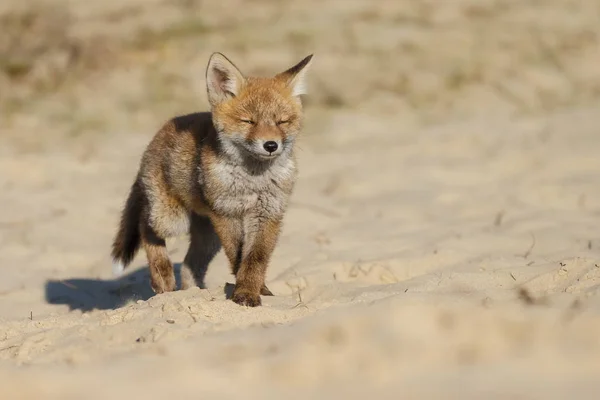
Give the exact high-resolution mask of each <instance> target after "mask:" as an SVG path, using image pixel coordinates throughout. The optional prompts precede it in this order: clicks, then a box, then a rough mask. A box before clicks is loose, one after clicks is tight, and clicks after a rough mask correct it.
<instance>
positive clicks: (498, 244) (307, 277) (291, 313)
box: [0, 0, 600, 400]
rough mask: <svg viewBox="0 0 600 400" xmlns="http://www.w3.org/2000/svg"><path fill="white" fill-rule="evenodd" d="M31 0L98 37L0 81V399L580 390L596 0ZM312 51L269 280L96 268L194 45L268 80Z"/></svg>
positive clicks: (591, 255)
mask: <svg viewBox="0 0 600 400" xmlns="http://www.w3.org/2000/svg"><path fill="white" fill-rule="evenodd" d="M42 3H44V4H52V3H54V5H56V6H57V8H59V7H58V6H59V5H60V6H61V7H64V9H65V10H67V11H69V12H70V13H71V15H72V21H73V22H72V25H70V26H69V32H68V34H69V35H67V36H68V37H71V36H73V37H77V38H84V39H85V40H88V39H87V38H89V37H94V38H95V39H94V40H96V39H97V38H98V37H101V38H102V43H108V44H110V46H108V47H109V48H117V49H119V54H118V56H114V57H115V58H111V61H110V62H108V64H107V65H104V64H102V66H101V67H97V68H91V69H90V70H88V69H86V68H84V67H85V65H84V66H79V67H77V68H79V69H76V70H75V72H73V77H70V78H66V81H65V83H64V84H63V85H61V86H60V87H58V88H51V89H48V88H45V87H44V82H46V81H45V80H44V79H46V78H47V77H46V75H44V74H41V73H40V74H41V75H39V76H38V75H35V74H36V73H37V72H36V71H38V69H40V70H43V69H44V68H50V67H48V65H51V67H52V68H58V67H56V65H60V63H59V64H52V63H50V61H49V62H48V63H49V64H42V65H41V67H40V65H39V64H35V65H34V68H33V69H32V72H31V74H29V75H27V76H26V78H20V79H17V80H10V79H8V78H7V76H9V75H10V74H9V73H8V72H7V73H6V74H5V76H4V77H3V78H2V79H4V80H0V88H4V89H7V88H8V89H10V91H8V92H7V91H6V90H5V91H4V94H3V95H0V101H1V102H2V103H1V104H2V107H3V110H2V118H3V119H2V120H3V124H2V130H3V132H2V140H3V142H2V146H0V171H2V172H1V174H0V192H1V201H2V203H1V204H2V207H1V209H0V238H1V241H0V262H1V263H2V265H3V270H2V279H1V280H0V398H2V399H40V398H43V399H65V400H68V399H83V398H85V399H106V398H143V399H154V398H156V399H159V398H165V397H167V396H170V397H172V398H178V399H179V398H181V399H187V398H190V399H192V398H194V399H196V398H236V397H240V396H243V397H246V398H261V399H270V398H283V397H284V396H286V397H291V398H315V399H330V398H337V397H343V398H365V397H370V398H378V399H388V398H389V399H397V398H403V399H434V398H439V399H480V398H486V399H542V398H543V399H564V398H578V399H596V398H598V393H600V296H599V294H600V238H599V236H598V232H599V231H598V226H599V222H600V175H599V173H600V157H598V154H599V150H600V113H598V110H599V109H600V108H599V107H600V90H598V88H600V70H598V69H597V65H598V64H597V61H598V60H599V59H600V48H599V43H600V41H599V40H600V25H598V24H596V22H597V21H598V20H599V19H598V18H600V13H599V8H600V6H599V5H598V4H597V3H596V2H594V1H558V0H557V1H547V2H546V3H544V4H545V8H542V9H540V7H541V6H539V4H538V3H537V2H533V1H531V2H522V3H517V2H510V1H485V2H475V1H467V0H463V1H458V2H456V3H452V5H450V3H448V5H443V6H439V7H437V6H435V7H434V6H433V4H434V3H433V2H427V1H418V2H409V1H397V2H386V1H381V2H380V3H378V6H374V5H373V4H375V3H377V2H373V3H372V2H367V1H362V2H361V1H352V2H347V3H344V2H335V1H332V2H331V3H329V5H327V6H323V7H322V8H317V7H316V6H315V4H316V3H315V2H312V1H308V2H306V3H302V4H301V2H295V3H293V4H292V3H285V2H281V3H278V2H273V1H260V2H256V4H255V5H254V6H253V7H249V8H248V13H247V15H245V16H239V15H236V16H232V15H231V11H226V10H231V8H230V7H241V4H242V3H240V2H236V1H229V0H228V1H221V2H218V4H217V2H215V3H213V4H204V3H203V4H200V2H194V1H190V2H168V1H162V2H161V1H152V2H146V8H143V7H142V9H141V11H140V9H138V8H136V7H139V4H140V2H138V1H129V2H106V3H98V4H97V5H95V6H92V5H91V4H92V3H87V2H83V1H71V2H64V1H55V2H50V1H46V2H42ZM7 4H8V3H5V4H4V5H3V7H5V8H7V9H8V10H9V11H10V10H12V9H13V8H14V9H17V8H19V7H22V6H23V5H22V4H14V7H12V6H11V7H12V8H11V7H8V6H7ZM190 7H191V9H192V10H195V12H198V10H201V11H202V12H201V13H199V14H198V15H200V16H203V17H204V18H205V20H204V21H205V25H203V26H202V28H201V31H202V32H199V30H200V28H198V27H197V26H191V27H190V23H189V20H188V19H186V18H188V16H189V13H190V11H189V10H190ZM194 7H197V8H194ZM228 7H229V8H228ZM132 10H133V11H132ZM136 10H137V11H136ZM2 12H4V13H6V12H7V11H2ZM4 15H10V14H4ZM157 15H161V18H157ZM193 15H196V14H193ZM102 16H104V17H102ZM103 18H104V19H103ZM231 18H233V22H232V21H231ZM273 18H275V19H274V20H273ZM248 21H250V22H248ZM269 21H271V22H272V21H279V22H277V23H274V22H273V23H271V24H269V23H267V22H269ZM228 23H229V24H230V25H228ZM326 23H328V25H327V24H326ZM178 24H179V25H178ZM181 24H183V26H184V27H185V29H183V28H182V26H181ZM149 27H151V28H152V29H158V31H157V32H159V33H156V32H155V31H152V30H150V31H149V30H148V29H150V28H149ZM169 27H170V28H169ZM483 27H485V29H483ZM251 28H255V29H251ZM160 29H163V30H162V31H161V30H160ZM165 29H166V31H165ZM169 29H170V30H169ZM211 29H214V31H211ZM285 29H292V30H293V33H294V35H291V36H290V35H287V36H286V35H283V37H284V38H285V39H284V40H282V41H281V43H274V42H275V39H273V35H276V34H281V32H282V31H285ZM303 29H306V32H309V33H306V34H305V35H304V36H301V37H300V36H298V35H299V33H298V32H304V31H303ZM326 29H331V32H329V33H330V34H326V33H327V32H326ZM482 29H483V30H482ZM346 30H351V31H352V32H354V33H353V34H347V32H346ZM133 31H135V32H138V33H137V34H138V35H142V36H143V35H149V36H150V37H151V39H152V40H150V42H149V44H148V43H145V42H144V43H145V44H144V45H143V46H141V47H136V46H137V45H136V46H133V45H131V44H127V42H126V41H124V40H123V38H124V37H129V36H130V35H131V32H133ZM531 31H535V32H538V33H539V35H538V36H535V37H537V38H538V39H539V38H542V42H543V43H541V42H540V41H536V40H537V39H536V40H534V39H532V37H534V36H531V35H529V33H527V32H531ZM53 32H54V31H53ZM139 32H142V33H141V34H140V33H139ZM148 32H154V33H152V34H149V33H148ZM164 32H168V35H166V34H165V33H164ZM285 32H287V31H285ZM285 32H284V33H285ZM336 32H337V33H339V32H346V33H344V34H343V35H342V36H343V38H342V39H340V38H339V37H336V35H335V33H336ZM507 32H508V33H507ZM250 33H252V35H250ZM304 33H305V32H304ZM509 33H510V34H509ZM286 34H289V32H287V33H286ZM94 35H97V36H94ZM98 35H99V36H98ZM165 35H166V36H165ZM199 35H200V36H201V37H200V38H198V36H199ZM228 35H229V36H228ZM247 35H250V36H247ZM348 35H349V36H348ZM59 36H60V35H59ZM67 36H65V37H67ZM60 37H62V36H60ZM228 38H230V39H228ZM557 38H558V39H557ZM84 39H81V40H83V42H82V43H84V44H85V46H87V45H88V44H89V43H92V42H88V41H85V40H84ZM90 40H92V39H90ZM203 40H204V42H202V41H203ZM477 40H479V42H477ZM561 40H564V41H565V42H568V43H567V44H565V43H562V42H560V41H561ZM569 40H570V42H569ZM155 42H160V43H161V44H160V45H155V44H153V43H155ZM234 42H235V45H234V44H232V43H234ZM253 42H254V43H258V45H257V46H256V47H257V49H256V51H248V50H245V48H244V47H243V46H242V47H239V46H241V45H240V43H241V44H244V43H245V45H246V46H247V47H249V48H250V49H252V43H253ZM409 42H410V43H412V46H413V47H410V46H408V45H406V43H409ZM471 42H477V43H479V44H480V46H479V47H477V46H476V49H475V50H473V51H472V52H471V53H469V54H471V55H470V56H468V57H466V58H464V59H461V58H460V57H463V56H464V54H465V50H464V48H465V47H469V46H470V44H469V43H471ZM93 43H98V42H96V41H93ZM198 43H201V45H199V44H198ZM400 45H403V46H404V45H406V46H404V47H402V46H400ZM85 46H84V47H83V48H84V49H85V48H86V47H85ZM194 46H196V47H200V49H196V50H193V49H194ZM394 46H396V47H394ZM398 46H399V47H398ZM407 46H408V47H407ZM461 46H462V47H463V49H462V50H461ZM292 47H293V49H292V50H289V51H286V50H285V49H286V48H292ZM32 48H35V46H33V47H32ZM51 48H52V49H57V48H58V47H51ZM312 48H314V49H316V50H314V51H315V53H316V55H315V68H314V71H313V83H312V86H311V88H312V95H313V97H312V100H309V102H308V105H307V122H306V132H305V135H304V137H303V139H302V142H301V143H300V150H299V158H300V159H299V163H300V171H301V173H300V179H299V182H298V185H297V189H296V191H295V193H294V196H293V199H292V204H291V206H290V209H289V212H288V214H287V216H286V220H285V228H284V231H283V234H282V237H281V240H280V243H279V245H278V247H277V249H276V251H275V254H274V258H273V260H272V264H271V267H270V269H269V272H268V286H269V288H270V289H271V290H272V291H273V292H274V293H275V295H276V296H274V297H266V298H263V304H264V305H263V307H260V308H256V309H249V308H244V307H240V306H237V305H236V304H234V303H232V302H231V301H228V300H226V298H225V297H226V296H225V292H226V291H227V288H228V287H229V285H230V284H231V283H233V277H232V276H231V275H230V274H229V272H228V271H229V270H228V266H227V263H226V261H225V258H224V256H223V254H219V256H218V257H217V258H216V259H215V261H214V262H213V264H212V266H211V268H210V270H209V273H208V276H207V286H208V289H203V290H200V289H197V288H195V289H190V290H186V291H178V292H174V293H170V294H165V295H159V296H154V295H153V293H152V291H151V290H150V288H149V283H148V274H147V269H146V264H145V263H146V260H145V257H144V255H143V254H141V255H140V256H138V258H136V260H135V262H134V263H133V265H132V266H131V267H130V269H128V270H127V271H126V272H127V275H126V276H124V277H122V278H121V279H118V280H115V279H113V278H112V277H111V264H110V258H109V251H110V243H111V240H112V238H113V234H114V230H115V227H116V223H117V220H118V217H119V211H120V207H121V205H122V204H123V201H124V199H125V196H126V193H127V190H128V187H129V185H130V184H131V181H132V179H133V176H134V174H135V172H136V168H137V165H138V161H139V157H140V155H141V152H142V151H143V149H144V147H145V145H146V144H147V142H148V140H149V139H150V137H151V136H152V134H153V132H154V131H155V130H156V129H157V128H158V127H159V126H160V125H161V124H162V123H163V122H164V120H166V119H167V118H169V117H170V116H172V115H175V114H177V113H186V112H189V111H193V110H197V109H203V108H204V107H205V106H206V99H205V96H204V92H203V86H202V85H203V84H204V82H203V73H204V71H203V68H204V66H205V62H206V56H207V55H208V54H210V52H211V51H212V50H214V49H218V50H222V51H225V52H226V53H227V54H229V55H231V57H232V58H234V60H235V59H236V56H237V59H239V60H240V61H239V64H240V66H242V67H244V66H245V65H247V66H248V69H249V70H252V71H258V72H260V71H262V72H269V73H271V72H277V71H278V70H280V69H283V68H285V67H287V66H288V64H290V65H291V63H292V62H293V61H295V60H296V59H298V60H299V59H300V57H302V56H303V55H305V54H308V52H311V51H313V50H311V49H312ZM469 48H470V47H469ZM411 49H412V50H411ZM540 49H541V50H540ZM0 50H1V46H0ZM542 50H543V51H542ZM57 51H58V50H57ZM58 53H60V52H59V51H58ZM58 53H57V54H58ZM538 53H540V54H541V53H543V54H542V55H541V56H540V55H539V54H538ZM44 54H46V55H47V54H50V55H48V57H50V58H52V57H55V56H56V57H58V58H57V59H60V57H59V56H60V54H59V55H52V54H51V52H46V53H44ZM106 54H110V55H111V57H112V56H113V55H112V53H111V52H110V51H109V52H107V53H106ZM538 56H539V57H541V58H536V57H538ZM107 57H108V56H107ZM36 60H37V59H36ZM52 60H54V58H52ZM36 62H37V61H36ZM502 62H504V64H502ZM244 63H245V64H244ZM82 65H83V64H82ZM471 67H473V68H474V69H479V72H477V71H475V72H474V71H473V70H472V69H470V68H471ZM453 68H454V69H453ZM456 68H458V71H459V72H460V73H457V72H456ZM6 71H8V70H5V72H6ZM11 71H12V70H11ZM447 71H455V72H454V73H453V74H452V75H451V76H450V77H449V76H448V75H447V73H446V72H447ZM395 72H398V73H397V74H396V73H395ZM13 78H14V77H13ZM449 79H450V80H449ZM392 80H394V82H395V83H394V85H396V86H394V88H393V90H392V89H391V88H390V82H392ZM2 85H5V86H2ZM36 85H37V86H36ZM398 85H399V86H398ZM32 87H34V88H35V90H34V89H32ZM388 89H389V90H388ZM190 92H191V93H190ZM7 93H8V94H7ZM11 96H12V97H11ZM186 245H187V238H185V237H183V238H178V239H173V240H171V241H170V242H169V249H170V250H171V254H172V259H173V261H174V262H176V263H179V262H181V261H182V258H183V256H184V254H185V251H186Z"/></svg>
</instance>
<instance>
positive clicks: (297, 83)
mask: <svg viewBox="0 0 600 400" xmlns="http://www.w3.org/2000/svg"><path fill="white" fill-rule="evenodd" d="M312 58H313V55H312V54H311V55H309V56H308V57H306V58H304V59H303V60H302V61H300V62H299V63H298V64H296V65H294V66H293V67H292V68H290V69H288V70H286V71H284V72H281V73H280V74H277V78H279V79H283V80H284V81H285V82H286V84H287V85H288V86H289V87H290V88H291V89H292V95H293V96H300V95H302V94H306V92H307V84H306V73H307V72H308V68H309V67H310V64H311V61H312Z"/></svg>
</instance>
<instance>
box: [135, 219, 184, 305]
mask: <svg viewBox="0 0 600 400" xmlns="http://www.w3.org/2000/svg"><path fill="white" fill-rule="evenodd" d="M142 244H143V246H144V250H146V256H147V258H148V267H149V269H150V285H151V286H152V290H154V292H155V293H157V294H160V293H165V292H172V291H174V290H175V288H176V283H175V272H174V271H173V264H171V261H170V260H169V255H168V253H167V245H166V242H165V239H164V238H162V237H160V236H158V235H157V234H156V232H155V231H154V230H153V229H152V228H151V227H150V226H148V225H147V224H146V225H145V226H144V227H143V228H142Z"/></svg>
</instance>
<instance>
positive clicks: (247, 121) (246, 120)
mask: <svg viewBox="0 0 600 400" xmlns="http://www.w3.org/2000/svg"><path fill="white" fill-rule="evenodd" d="M240 121H242V122H243V123H245V124H249V125H254V121H252V120H251V119H244V118H242V119H240Z"/></svg>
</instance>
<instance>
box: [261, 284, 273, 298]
mask: <svg viewBox="0 0 600 400" xmlns="http://www.w3.org/2000/svg"><path fill="white" fill-rule="evenodd" d="M260 294H261V295H262V296H274V294H273V292H271V291H270V290H269V288H268V287H267V285H263V286H262V287H261V288H260Z"/></svg>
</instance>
